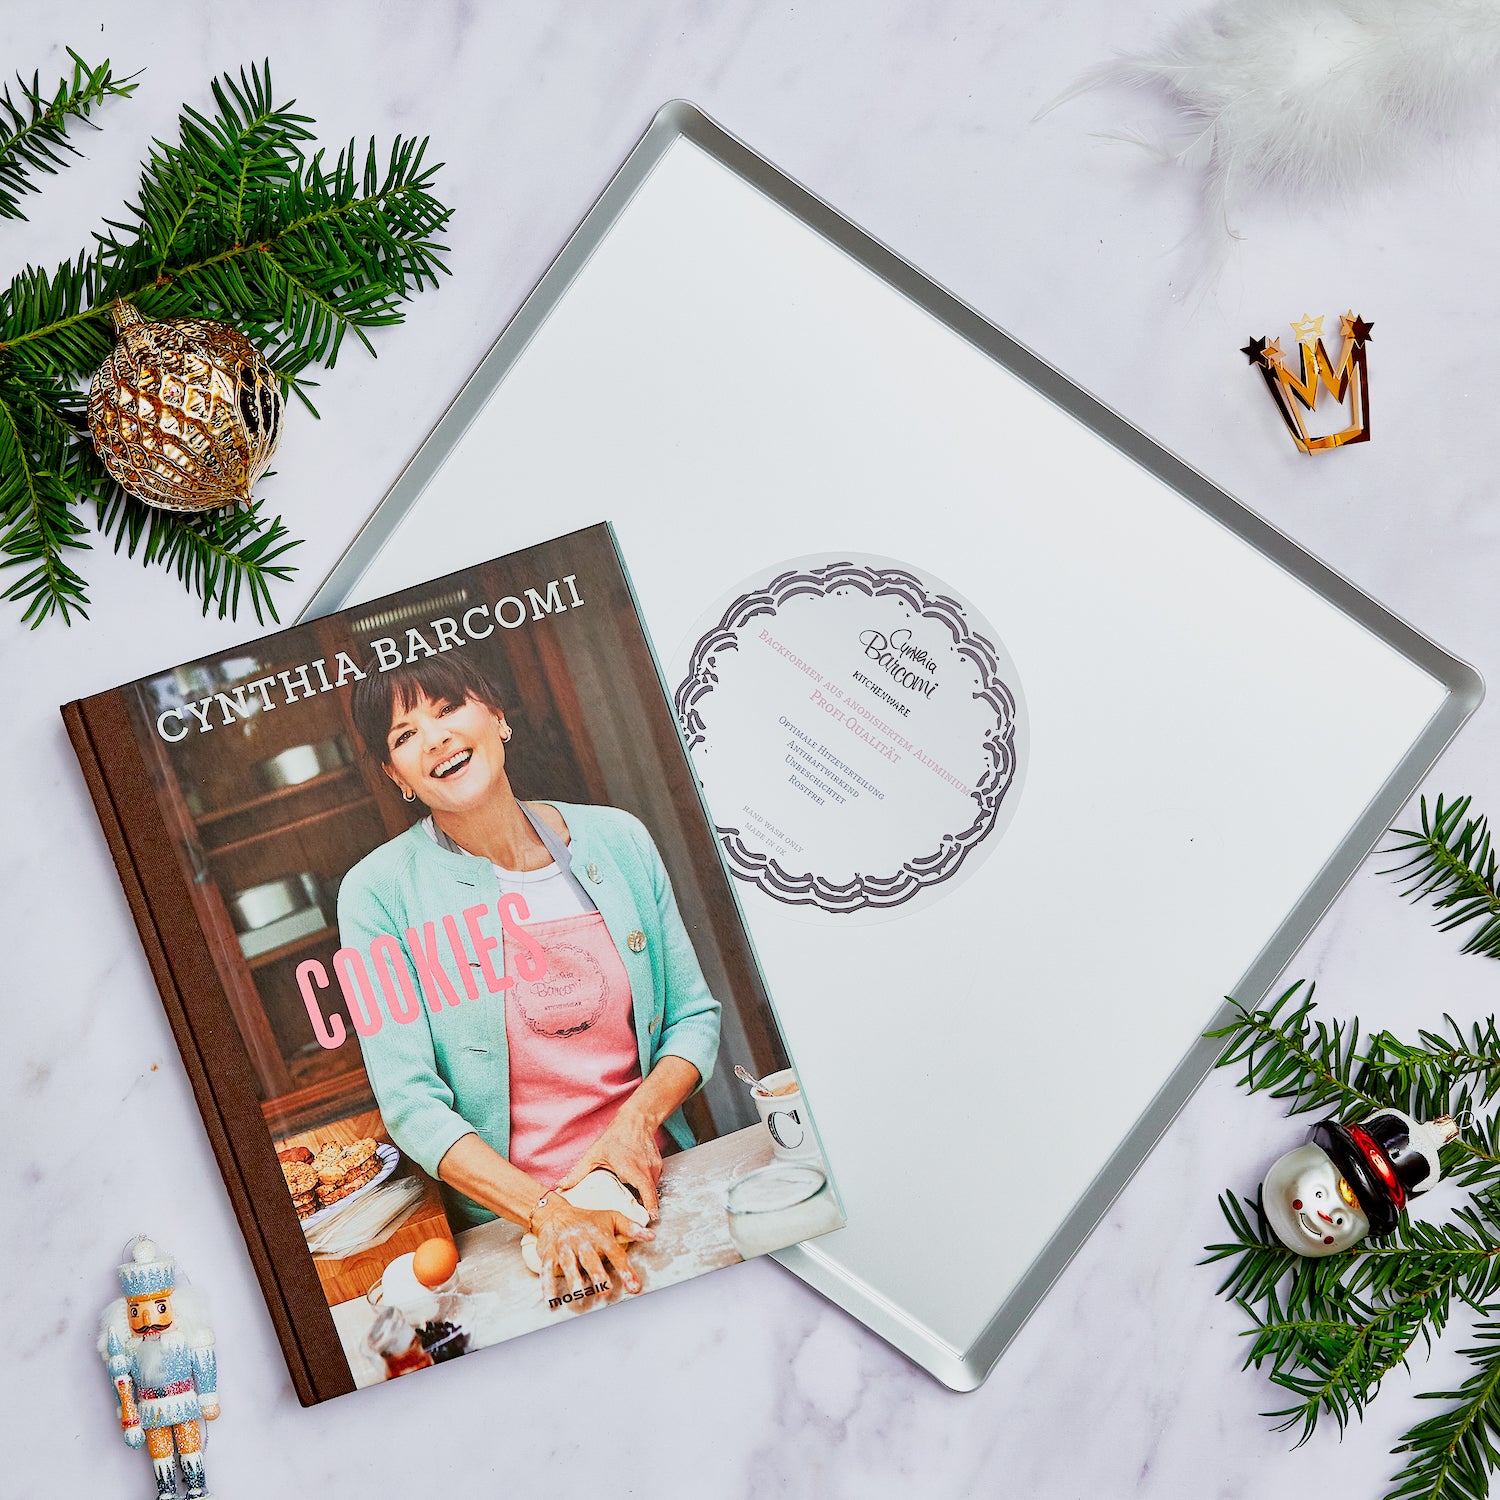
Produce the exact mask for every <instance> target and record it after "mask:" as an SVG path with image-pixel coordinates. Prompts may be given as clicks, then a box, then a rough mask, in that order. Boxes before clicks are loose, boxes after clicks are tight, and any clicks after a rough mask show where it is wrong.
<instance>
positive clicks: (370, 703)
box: [349, 651, 505, 766]
mask: <svg viewBox="0 0 1500 1500" xmlns="http://www.w3.org/2000/svg"><path fill="white" fill-rule="evenodd" d="M423 698H430V699H432V701H433V702H434V703H463V702H465V701H466V700H467V699H469V698H473V699H474V700H475V701H476V702H479V703H483V704H484V705H485V706H486V707H488V708H492V709H494V710H495V712H496V713H497V714H502V713H504V712H505V705H504V704H503V703H501V701H500V689H499V688H498V687H496V686H495V684H494V682H493V681H492V680H491V679H490V678H489V677H488V676H487V675H486V674H485V671H484V668H483V667H481V666H480V665H479V664H478V663H477V662H476V661H475V660H474V659H473V657H472V656H471V655H470V654H468V653H467V652H462V651H460V652H454V653H453V654H452V655H443V656H428V657H423V658H422V660H420V661H415V662H403V663H402V664H401V665H400V666H398V667H392V668H391V669H390V670H389V671H388V672H382V671H381V670H380V666H379V663H378V661H376V660H375V659H374V658H372V659H371V660H370V662H369V664H368V665H367V666H366V668H365V675H364V677H362V678H361V679H360V680H359V681H358V682H356V683H355V684H354V687H353V690H352V691H351V692H350V694H349V716H350V717H351V718H352V719H353V720H354V727H355V729H356V730H357V731H358V732H359V737H360V739H361V740H362V741H363V742H364V747H365V754H366V755H368V756H369V757H370V758H371V759H372V760H374V761H376V762H378V763H379V764H380V765H382V766H384V765H389V764H390V758H391V756H390V751H389V749H388V748H387V746H386V740H387V738H388V737H389V735H390V732H391V724H392V722H393V721H394V720H395V718H396V716H397V714H404V713H406V712H407V711H408V710H409V709H410V708H411V707H412V705H413V704H415V703H417V702H419V701H420V700H421V699H423Z"/></svg>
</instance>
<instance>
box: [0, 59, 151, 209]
mask: <svg viewBox="0 0 1500 1500" xmlns="http://www.w3.org/2000/svg"><path fill="white" fill-rule="evenodd" d="M68 56H69V57H71V58H72V59H73V75H72V77H71V78H63V79H61V80H59V82H58V85H57V89H56V92H54V93H53V94H52V95H51V96H50V97H48V96H47V95H45V94H43V93H42V75H41V74H40V73H33V74H32V76H31V82H30V83H29V84H28V83H27V82H26V80H25V79H24V78H22V77H21V75H20V74H19V73H18V74H17V75H16V83H17V84H18V85H19V87H20V97H19V101H18V100H17V97H16V96H15V95H13V94H12V93H11V91H10V89H8V88H7V89H5V90H4V91H3V92H0V219H24V218H25V217H26V215H25V214H24V213H22V212H21V204H20V198H21V195H22V194H23V193H35V192H40V191H41V189H40V187H39V185H38V184H37V183H36V182H35V181H34V180H33V174H34V173H37V172H46V173H49V174H51V173H55V172H56V171H57V170H58V168H59V167H65V166H66V165H67V164H68V163H67V156H77V155H78V154H79V152H78V148H77V147H76V146H75V145H74V144H73V143H72V142H71V141H70V140H69V139H68V124H69V122H70V121H72V120H81V121H83V122H84V123H85V124H88V123H90V122H89V112H90V111H91V110H92V109H93V108H94V107H95V106H96V105H98V104H101V103H102V102H103V101H104V100H105V99H108V98H111V97H113V98H117V99H128V98H129V97H130V95H131V94H133V93H134V92H135V90H136V85H135V84H134V83H132V82H131V81H130V79H131V78H135V77H138V76H139V75H138V74H135V73H132V74H131V75H130V78H121V79H119V80H116V78H115V76H114V74H113V73H112V72H111V71H110V66H109V59H108V58H106V59H105V60H104V61H103V62H102V63H101V64H100V65H99V66H98V67H92V66H91V65H90V64H88V63H86V62H84V60H83V59H82V58H81V57H80V56H79V55H78V54H77V53H76V52H75V51H74V50H73V49H72V48H71V47H69V48H68ZM93 128H95V129H97V128H98V127H97V126H96V127H93ZM64 153H67V154H66V155H65V154H64Z"/></svg>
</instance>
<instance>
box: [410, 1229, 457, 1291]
mask: <svg viewBox="0 0 1500 1500" xmlns="http://www.w3.org/2000/svg"><path fill="white" fill-rule="evenodd" d="M457 1269H458V1250H457V1247H456V1246H455V1245H454V1243H453V1241H452V1240H423V1241H422V1243H421V1244H420V1245H418V1246H417V1248H416V1252H415V1254H413V1256H412V1258H411V1274H412V1275H413V1276H415V1277H416V1278H417V1280H418V1281H420V1282H421V1283H422V1285H423V1286H425V1287H438V1286H442V1284H443V1283H444V1282H445V1281H446V1280H447V1279H448V1278H449V1277H450V1276H451V1275H452V1274H453V1273H454V1272H455V1271H456V1270H457Z"/></svg>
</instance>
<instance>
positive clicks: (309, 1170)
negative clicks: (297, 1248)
mask: <svg viewBox="0 0 1500 1500" xmlns="http://www.w3.org/2000/svg"><path fill="white" fill-rule="evenodd" d="M276 1156H277V1158H278V1160H279V1161H280V1162H281V1175H282V1176H283V1177H285V1178H286V1186H287V1191H288V1192H289V1193H290V1194H291V1195H292V1206H293V1207H294V1208H295V1209H296V1210H297V1217H298V1218H299V1219H300V1220H301V1221H302V1227H303V1228H304V1229H306V1228H308V1227H309V1226H311V1225H313V1224H319V1223H322V1222H323V1221H324V1220H325V1219H326V1218H328V1217H329V1216H331V1214H332V1213H333V1211H334V1209H336V1208H339V1207H341V1206H342V1205H343V1204H345V1203H348V1202H349V1201H350V1200H351V1199H353V1198H357V1197H358V1196H359V1195H360V1194H361V1193H366V1192H368V1191H369V1190H370V1189H371V1188H374V1187H378V1186H379V1185H380V1184H381V1183H382V1182H384V1181H385V1180H386V1178H387V1177H389V1176H390V1175H391V1173H392V1172H394V1171H395V1170H396V1163H397V1162H398V1161H400V1160H401V1153H400V1152H399V1151H398V1150H397V1149H396V1148H395V1147H394V1146H392V1145H391V1144H390V1143H389V1142H388V1141H377V1140H376V1139H375V1138H374V1137H373V1136H368V1135H367V1136H363V1137H361V1138H360V1139H359V1140H357V1141H349V1142H347V1143H341V1142H338V1141H325V1142H322V1143H321V1144H320V1145H319V1146H318V1149H317V1150H316V1151H314V1150H313V1149H312V1148H311V1147H310V1146H288V1147H287V1148H286V1149H285V1150H282V1151H278V1152H277V1153H276Z"/></svg>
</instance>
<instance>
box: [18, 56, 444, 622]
mask: <svg viewBox="0 0 1500 1500" xmlns="http://www.w3.org/2000/svg"><path fill="white" fill-rule="evenodd" d="M212 95H213V101H214V108H213V110H212V111H211V112H207V113H205V112H202V111H199V110H196V109H193V108H184V110H183V112H182V115H181V117H180V119H179V122H178V126H179V129H178V139H177V141H176V142H174V143H171V144H168V143H164V142H160V141H158V142H156V143H155V145H154V146H153V149H152V151H151V154H150V156H149V157H148V159H147V160H146V162H145V163H144V165H143V168H142V175H141V181H140V187H139V192H138V195H137V199H136V202H135V203H134V204H132V205H131V206H130V207H129V208H128V209H127V210H126V212H125V214H124V216H123V217H122V218H121V219H120V220H118V221H106V223H105V225H104V227H103V228H102V229H101V230H99V231H98V232H96V233H95V236H94V244H93V246H92V247H91V248H90V249H88V250H85V251H82V252H80V254H79V255H78V256H77V257H76V259H73V260H70V261H65V262H63V264H62V265H60V266H58V267H56V269H54V270H52V271H47V270H44V269H42V268H40V267H37V266H28V267H27V268H26V269H25V270H23V271H21V272H20V273H19V274H18V275H17V276H15V277H14V278H13V279H12V280H11V282H10V284H9V286H8V287H5V288H3V289H0V570H4V569H11V568H14V569H17V570H18V572H17V575H16V576H15V577H14V578H13V579H12V580H11V581H10V584H9V586H8V587H7V588H6V589H5V591H4V592H3V593H0V598H6V599H10V600H13V601H15V602H17V603H19V604H21V605H22V606H23V614H22V619H23V621H25V622H26V623H27V624H30V625H32V626H33V627H34V626H36V625H39V624H41V623H42V621H44V620H46V619H49V618H51V617H53V616H56V617H58V618H60V619H62V620H63V621H64V622H65V623H70V622H71V620H72V619H73V617H74V616H86V614H87V604H88V597H87V590H86V585H85V583H84V580H83V579H82V577H81V576H80V575H79V573H78V572H77V571H76V569H74V568H73V567H72V566H70V564H69V561H68V559H69V557H70V556H71V554H73V553H74V552H76V551H79V550H83V549H86V548H87V547H88V545H89V544H88V542H87V540H86V539H85V538H86V535H87V532H88V527H87V526H86V525H85V524H84V523H83V522H82V521H81V520H80V519H79V516H78V513H77V511H78V507H79V505H80V504H81V503H85V502H92V507H93V511H94V521H95V524H96V526H97V528H98V530H99V531H101V532H102V533H103V534H104V535H105V536H106V537H107V538H109V539H110V540H111V541H112V542H113V544H114V550H115V551H117V552H119V551H123V552H124V553H125V554H126V555H127V556H130V557H139V558H140V560H141V562H142V564H143V565H145V566H160V567H165V568H167V569H169V570H170V571H171V572H172V573H174V574H175V576H176V577H177V578H178V580H179V581H180V582H181V583H182V584H183V585H184V587H186V588H187V589H188V590H189V591H190V592H192V593H193V594H194V595H195V596H196V597H197V598H198V599H199V600H200V601H201V602H202V605H203V609H204V612H205V613H207V612H208V611H209V610H210V609H217V611H218V613H219V615H220V617H223V616H225V615H233V614H235V613H236V612H237V611H238V609H239V606H240V604H241V603H242V602H247V603H249V604H250V606H251V607H252V608H253V610H254V612H255V616H256V618H257V620H264V618H265V617H266V616H267V615H269V617H270V618H271V619H273V620H274V619H276V618H277V615H276V611H275V607H274V604H273V602H272V598H271V591H270V588H271V584H272V583H273V582H274V581H280V580H285V579H286V578H288V577H290V575H291V573H292V571H293V569H292V567H291V565H290V564H289V563H288V562H287V561H286V555H287V553H288V552H289V551H290V550H291V549H292V548H293V547H295V546H296V545H298V544H297V542H296V541H295V540H293V539H292V538H291V537H290V535H289V533H288V530H287V528H286V526H285V525H284V523H283V522H282V521H281V520H280V518H279V517H275V516H271V515H268V514H266V513H265V512H264V510H263V509H262V507H261V505H259V504H256V505H253V506H250V507H247V508H240V509H227V510H223V511H218V512H213V513H210V514H206V515H198V516H187V517H185V516H183V515H180V514H177V513H173V512H168V511H162V510H158V509H154V508H152V507H148V506H145V505H143V504H142V503H141V502H139V501H137V500H135V499H133V498H131V497H130V496H128V495H126V494H124V493H123V492H122V491H121V490H120V489H119V487H118V486H117V485H115V484H114V482H113V481H112V480H111V479H110V478H109V476H108V474H107V472H106V471H105V469H104V468H103V465H102V464H101V463H100V462H99V460H98V458H97V457H96V455H95V454H94V451H93V448H92V445H91V443H90V442H89V439H88V435H87V431H86V426H85V422H84V414H83V405H82V392H83V390H84V388H85V386H86V383H87V381H88V380H89V379H90V378H91V377H92V374H93V372H94V370H95V369H96V368H97V367H98V366H99V364H100V363H101V362H102V361H103V360H104V358H105V356H106V355H107V354H108V352H109V350H110V348H111V346H112V343H113V325H112V321H111V318H110V309H111V308H112V307H113V305H114V303H115V301H116V300H117V299H119V298H125V299H127V300H129V301H130V302H131V303H133V304H134V305H135V306H136V307H137V308H138V309H139V310H140V311H141V312H142V313H143V314H144V315H145V316H146V317H148V318H152V319H163V318H180V317H195V318H203V317H207V318H216V319H219V320H221V321H223V322H226V323H233V324H234V325H235V326H236V327H238V328H239V329H240V330H241V331H242V332H243V333H244V334H245V336H246V337H247V338H249V339H250V340H251V342H252V343H254V344H256V345H257V346H258V347H259V348H260V349H261V350H262V351H263V352H264V353H265V355H266V358H267V359H268V360H269V361H270V363H271V365H272V368H273V369H275V371H276V373H277V375H278V377H279V378H280V380H281V382H282V385H283V388H284V390H285V392H286V393H287V394H289V395H296V396H297V397H298V398H299V399H300V400H301V401H302V403H303V405H304V406H306V407H307V408H308V409H309V410H310V411H312V413H313V415H314V416H316V415H317V413H316V410H315V409H314V408H313V406H312V403H311V401H310V400H309V399H308V395H307V390H308V388H309V386H310V385H311V384H312V382H311V381H309V380H308V379H307V372H308V371H309V370H310V369H311V368H312V367H313V366H317V365H323V366H329V367H331V366H332V365H333V364H334V363H335V362H336V360H337V359H338V355H339V352H340V350H341V349H342V348H343V346H344V342H345V340H346V339H350V338H352V339H353V340H354V341H355V342H356V343H358V344H360V345H361V346H362V347H363V348H364V349H365V350H366V351H367V352H369V353H371V354H373V353H374V352H375V347H374V342H373V340H372V338H371V333H372V331H373V330H375V329H379V328H386V327H390V326H392V325H394V324H397V323H400V322H402V321H403V320H404V318H405V304H406V303H407V302H408V301H409V300H410V299H411V298H412V297H414V296H415V295H416V294H417V293H418V292H420V291H423V290H424V289H427V288H430V287H435V286H436V285H437V284H438V278H439V276H440V275H444V274H446V271H447V267H446V265H445V264H444V257H445V256H446V254H447V248H446V246H445V245H444V243H443V234H444V231H445V229H446V227H447V224H448V220H449V217H450V213H451V211H450V210H449V209H448V208H446V207H445V206H444V205H443V204H442V203H441V202H440V201H439V200H438V198H437V197H436V195H435V192H434V187H435V181H436V176H437V173H438V171H439V169H440V164H438V163H430V162H428V161H427V159H426V158H427V142H426V140H420V141H419V140H415V139H409V138H405V137H399V136H398V137H397V138H396V139H395V140H394V141H393V142H391V144H390V146H389V147H387V148H386V149H384V150H381V149H380V148H379V147H378V146H377V145H376V143H375V142H374V141H371V142H369V143H368V144H367V145H366V146H365V147H363V148H361V147H358V146H356V145H355V143H353V142H351V143H350V144H349V145H348V146H347V147H345V148H344V149H343V150H342V151H340V152H338V154H337V155H336V156H333V157H331V158H330V157H329V155H328V154H327V153H326V152H323V151H315V152H313V153H312V154H311V155H309V154H308V150H307V148H308V147H309V146H310V145H311V143H312V142H313V140H314V135H313V131H312V125H313V121H312V120H311V119H310V118H309V117H308V116H307V115H304V114H299V113H297V112H296V110H295V108H294V104H295V101H287V102H286V103H277V102H276V100H275V95H274V92H273V86H272V80H271V70H270V65H269V63H263V64H261V65H260V66H257V67H251V68H249V69H241V71H240V72H239V73H238V75H231V74H225V75H224V76H223V77H222V78H220V79H217V80H216V81H215V82H214V84H213V85H212Z"/></svg>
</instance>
